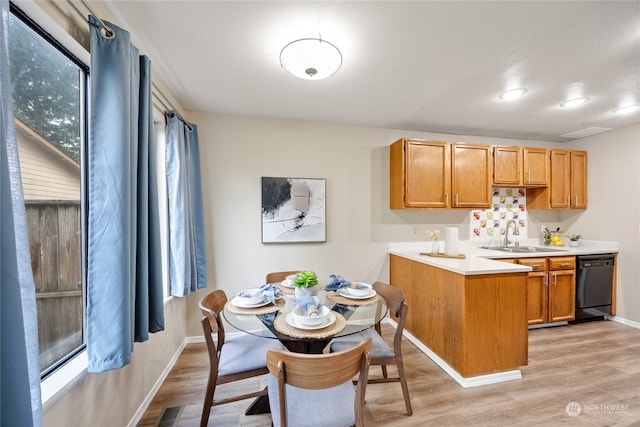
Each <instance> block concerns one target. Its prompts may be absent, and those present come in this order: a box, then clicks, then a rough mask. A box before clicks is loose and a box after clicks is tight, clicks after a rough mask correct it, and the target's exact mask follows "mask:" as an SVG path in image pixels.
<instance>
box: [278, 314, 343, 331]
mask: <svg viewBox="0 0 640 427" xmlns="http://www.w3.org/2000/svg"><path fill="white" fill-rule="evenodd" d="M284 320H286V321H287V323H288V324H289V325H291V326H293V327H294V328H298V329H308V330H313V329H322V328H326V327H327V326H330V325H333V324H334V323H335V321H336V315H335V314H334V313H333V312H331V313H329V315H328V316H327V321H326V322H324V323H321V324H319V325H315V326H304V325H300V324H299V323H297V322H296V319H295V318H294V317H293V313H288V314H287V317H285V318H284Z"/></svg>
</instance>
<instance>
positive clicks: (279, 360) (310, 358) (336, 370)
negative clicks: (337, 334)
mask: <svg viewBox="0 0 640 427" xmlns="http://www.w3.org/2000/svg"><path fill="white" fill-rule="evenodd" d="M370 352H371V338H367V339H366V340H363V341H361V342H360V343H359V344H358V345H356V346H354V347H352V348H349V349H347V350H343V351H339V352H336V353H323V354H304V353H292V352H288V351H284V350H269V351H268V352H267V368H268V369H269V372H270V373H271V374H272V375H273V376H275V377H276V378H277V379H278V399H279V413H280V426H286V425H287V400H286V385H287V384H288V385H291V386H294V387H298V388H303V389H310V390H321V389H327V388H331V387H336V386H339V385H341V384H344V383H345V382H347V381H350V380H351V379H352V378H353V377H354V376H356V375H358V384H357V387H356V394H355V399H354V402H353V405H354V415H355V419H356V426H357V427H360V426H363V425H364V396H365V391H366V386H367V380H368V377H369V362H370V359H371V356H370ZM291 404H294V402H292V403H291ZM328 410H330V409H328Z"/></svg>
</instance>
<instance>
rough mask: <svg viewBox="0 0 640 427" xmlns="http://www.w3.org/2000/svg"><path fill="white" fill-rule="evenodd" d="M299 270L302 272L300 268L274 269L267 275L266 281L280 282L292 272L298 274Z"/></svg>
mask: <svg viewBox="0 0 640 427" xmlns="http://www.w3.org/2000/svg"><path fill="white" fill-rule="evenodd" d="M299 272H300V270H295V271H273V272H271V273H267V277H266V279H265V281H266V283H280V282H282V281H283V280H284V279H286V278H287V276H290V275H292V274H298V273H299Z"/></svg>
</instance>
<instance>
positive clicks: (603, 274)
mask: <svg viewBox="0 0 640 427" xmlns="http://www.w3.org/2000/svg"><path fill="white" fill-rule="evenodd" d="M577 263H578V266H577V267H578V268H577V271H576V319H575V320H574V321H572V322H569V323H578V322H587V321H592V320H603V319H604V318H605V316H606V315H608V314H611V293H612V287H613V263H614V257H613V255H612V254H604V255H583V256H578V257H577Z"/></svg>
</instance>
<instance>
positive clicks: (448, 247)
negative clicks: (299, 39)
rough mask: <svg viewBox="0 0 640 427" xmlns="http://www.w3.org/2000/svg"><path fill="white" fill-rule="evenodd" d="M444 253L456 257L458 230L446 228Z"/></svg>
mask: <svg viewBox="0 0 640 427" xmlns="http://www.w3.org/2000/svg"><path fill="white" fill-rule="evenodd" d="M444 253H445V254H446V255H458V229H457V228H456V227H447V230H446V237H445V241H444Z"/></svg>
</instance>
